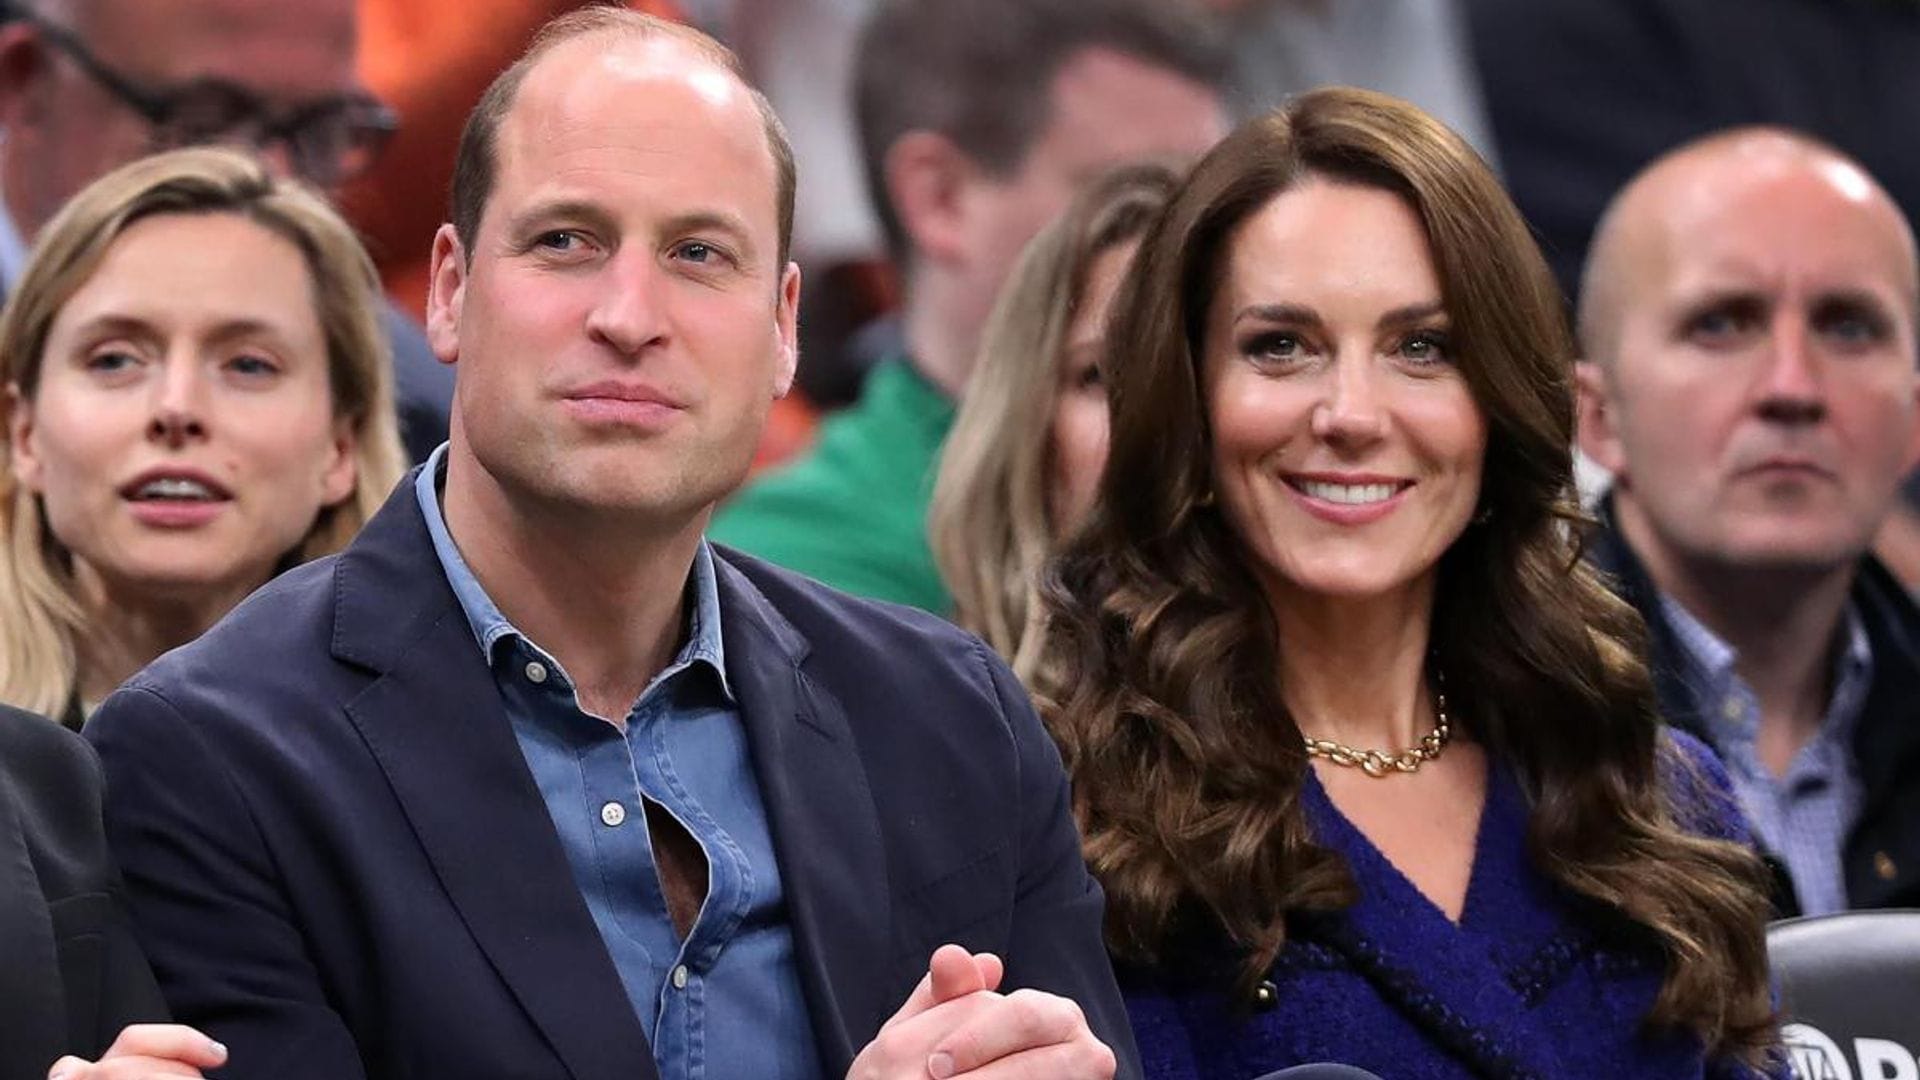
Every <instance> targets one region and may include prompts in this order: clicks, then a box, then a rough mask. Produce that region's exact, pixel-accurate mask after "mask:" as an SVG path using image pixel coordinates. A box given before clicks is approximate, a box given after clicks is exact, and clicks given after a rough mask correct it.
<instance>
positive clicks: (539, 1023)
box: [86, 481, 1137, 1080]
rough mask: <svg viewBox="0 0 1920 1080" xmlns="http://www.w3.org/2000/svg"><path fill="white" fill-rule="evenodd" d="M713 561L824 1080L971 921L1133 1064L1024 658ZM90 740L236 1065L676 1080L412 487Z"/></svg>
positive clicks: (786, 578) (167, 928)
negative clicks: (613, 949) (1010, 658)
mask: <svg viewBox="0 0 1920 1080" xmlns="http://www.w3.org/2000/svg"><path fill="white" fill-rule="evenodd" d="M556 557H564V553H556ZM714 570H715V578H716V584H717V587H718V592H719V599H720V612H721V617H720V624H721V634H722V638H723V641H724V645H725V649H724V652H725V656H726V660H725V663H726V675H727V680H728V684H729V686H731V687H732V688H733V690H734V692H735V694H736V696H737V698H738V700H739V703H740V722H741V724H742V726H743V728H744V730H745V733H746V737H747V742H748V745H749V747H750V751H751V759H752V764H753V773H754V776H755V782H756V783H757V785H758V788H759V792H760V795H761V798H762V800H763V802H764V804H765V807H766V810H767V816H768V822H769V824H770V825H771V827H772V833H773V839H774V849H775V857H776V859H777V861H778V865H779V870H780V877H781V881H782V884H783V886H784V889H785V894H786V899H787V906H788V910H787V918H788V923H789V925H790V927H791V929H792V932H793V939H794V955H795V960H794V962H795V965H796V967H797V969H798V971H797V974H798V976H799V982H800V985H801V987H802V988H803V990H804V992H805V997H806V1001H807V1006H808V1013H809V1016H810V1018H811V1021H812V1025H813V1029H814V1033H815V1042H816V1044H817V1046H818V1048H819V1053H820V1064H821V1067H822V1075H823V1076H827V1077H839V1076H843V1075H845V1073H846V1069H847V1066H848V1065H849V1063H850V1062H851V1060H852V1058H853V1055H854V1054H855V1053H857V1052H858V1051H859V1050H860V1048H861V1047H862V1046H864V1045H865V1044H866V1043H867V1042H868V1041H869V1040H871V1039H872V1038H873V1036H874V1035H875V1034H876V1032H877V1031H878V1030H879V1027H880V1025H881V1024H882V1022H884V1021H885V1020H886V1019H887V1018H888V1017H889V1016H890V1015H891V1014H892V1013H893V1012H894V1010H895V1009H896V1008H898V1007H899V1006H900V1005H901V1004H902V1003H903V1002H904V1001H905V1000H906V998H907V996H908V994H909V992H910V991H911V990H912V989H913V987H914V985H915V983H916V982H917V981H918V980H919V978H920V976H921V975H922V974H923V973H924V972H925V971H926V964H927V960H928V957H929V955H930V954H931V952H932V951H933V949H934V948H935V947H937V946H938V945H940V944H942V943H944V942H948V941H954V942H959V943H961V944H964V945H966V946H968V947H970V948H973V949H975V950H990V951H993V952H996V953H998V954H1000V955H1001V956H1003V957H1004V958H1005V959H1006V964H1007V967H1006V971H1007V983H1006V988H1009V989H1010V988H1013V987H1019V986H1031V987H1037V988H1040V989H1044V990H1049V991H1052V992H1055V993H1059V994H1062V995H1065V996H1067V997H1070V998H1072V999H1073V1000H1075V1001H1077V1002H1078V1003H1079V1004H1080V1005H1081V1007H1082V1008H1083V1009H1084V1010H1085V1011H1086V1013H1087V1016H1088V1020H1089V1022H1090V1024H1091V1025H1092V1028H1093V1031H1094V1032H1095V1034H1097V1035H1099V1036H1100V1037H1101V1038H1103V1039H1105V1040H1106V1041H1107V1042H1108V1043H1109V1044H1110V1045H1112V1046H1113V1047H1114V1049H1115V1051H1116V1053H1117V1054H1118V1056H1119V1057H1120V1060H1121V1062H1122V1066H1121V1075H1122V1076H1133V1075H1137V1072H1136V1070H1137V1065H1135V1064H1134V1062H1135V1054H1134V1050H1133V1039H1132V1035H1131V1033H1130V1029H1129V1027H1128V1024H1127V1019H1126V1014H1125V1010H1124V1007H1123V1006H1122V1004H1121V1001H1120V996H1119V991H1118V989H1117V988H1116V986H1115V985H1114V981H1113V973H1112V970H1111V968H1110V967H1109V965H1108V962H1107V957H1106V950H1105V947H1104V945H1103V944H1102V941H1101V908H1102V903H1101V893H1100V889H1099V886H1098V885H1096V884H1095V882H1094V881H1093V879H1092V877H1091V876H1090V875H1089V874H1088V872H1087V869H1086V864H1085V863H1084V861H1083V860H1082V858H1081V854H1080V843H1079V837H1078V834H1077V833H1076V831H1075V829H1074V824H1073V819H1072V816H1071V813H1070V809H1069V803H1068V789H1067V780H1066V775H1065V773H1064V772H1063V770H1062V769H1061V767H1060V758H1059V755H1058V753H1057V752H1056V751H1055V749H1054V747H1053V744H1052V742H1051V740H1049V739H1048V737H1047V735H1046V732H1045V730H1044V729H1043V728H1042V727H1041V726H1040V723H1039V721H1038V720H1037V719H1036V718H1035V716H1034V713H1033V708H1032V706H1031V704H1030V703H1029V702H1028V699H1027V696H1026V694H1025V693H1024V691H1023V690H1022V689H1021V687H1020V685H1019V683H1018V682H1017V681H1016V680H1015V679H1014V677H1013V674H1012V673H1011V672H1010V671H1008V670H1007V667H1006V665H1005V664H1003V663H1001V662H1000V661H999V660H998V659H997V658H995V657H994V656H992V655H991V653H990V652H989V651H988V650H987V649H986V648H985V647H984V646H983V645H981V644H980V642H979V641H978V640H977V639H975V638H973V637H971V636H969V635H966V634H964V633H962V632H960V631H959V630H956V629H955V628H953V627H952V626H950V625H948V624H946V623H944V622H942V621H940V620H938V619H935V618H933V617H931V616H927V615H923V614H921V613H919V612H912V611H908V610H906V609H904V608H897V607H893V606H891V605H884V604H879V603H874V602H871V601H865V600H859V599H855V598H853V597H849V596H846V595H844V594H841V593H838V592H834V591H833V590H830V589H828V588H826V587H825V586H822V585H819V584H817V583H815V582H812V581H809V580H807V579H805V578H802V577H800V576H798V575H795V574H792V573H790V572H788V571H784V570H780V569H778V568H775V567H773V566H770V565H768V564H766V563H762V562H759V561H756V560H754V559H750V558H747V557H745V556H742V555H739V554H737V553H734V552H729V551H726V550H724V549H720V548H716V549H715V551H714ZM86 736H87V738H88V739H90V740H92V741H93V743H94V745H95V746H96V747H97V748H98V749H99V751H100V757H101V760H102V762H103V763H104V765H105V767H106V775H107V783H108V786H107V814H106V817H107V835H108V838H109V840H110V841H111V843H112V845H113V848H114V852H115V855H116V856H117V857H118V858H119V860H120V864H121V868H122V870H123V872H124V874H125V876H126V881H127V891H128V895H129V898H130V901H131V907H132V911H133V918H134V925H135V928H136V930H137V932H138V934H139V937H140V940H141V943H142V944H143V945H144V946H145V948H146V950H147V955H148V956H149V958H150V959H151V960H152V961H153V967H154V972H155V974H156V975H157V976H158V977H159V980H160V985H161V989H162V990H163V991H164V992H165V993H166V995H167V998H168V1000H169V1003H170V1004H171V1005H172V1006H173V1009H174V1012H175V1015H176V1016H177V1017H178V1018H179V1019H181V1020H182V1021H185V1022H188V1023H193V1024H196V1025H199V1026H202V1027H203V1028H204V1029H205V1030H206V1031H208V1033H209V1034H211V1035H213V1036H214V1037H215V1038H218V1039H220V1040H221V1041H222V1042H225V1043H226V1044H227V1045H228V1047H229V1048H230V1049H231V1051H232V1056H231V1058H230V1061H231V1063H232V1064H231V1065H230V1066H229V1067H228V1068H226V1069H224V1070H221V1071H220V1072H219V1074H218V1075H219V1076H221V1077H243V1078H259V1080H353V1078H356V1077H381V1078H388V1077H390V1078H396V1080H397V1078H419V1080H465V1078H475V1080H478V1078H492V1077H513V1078H515V1080H644V1078H647V1077H651V1076H653V1075H655V1070H654V1063H653V1060H652V1054H651V1051H650V1049H649V1047H648V1043H647V1038H646V1035H647V1032H648V1031H650V1030H651V1022H650V1019H649V1022H648V1023H646V1024H643V1023H642V1021H641V1020H640V1019H639V1018H637V1017H636V1016H635V1015H634V1010H633V1008H632V1006H631V1005H630V1004H629V999H628V997H627V995H626V993H625V991H624V988H623V986H622V983H621V981H620V976H619V974H618V973H617V971H616V970H615V967H614V964H613V961H612V960H611V959H610V958H609V956H608V954H607V950H606V947H605V945H604V943H603V942H602V939H601V937H600V932H599V930H598V928H597V927H596V925H595V923H594V921H593V917H592V915H591V914H590V913H589V911H588V908H587V904H586V901H585V900H584V899H582V897H581V895H580V891H579V889H578V888H577V887H576V886H575V884H574V876H573V871H572V868H571V866H570V864H569V862H568V859H567V855H566V852H565V851H564V849H563V848H562V846H561V842H560V838H559V836H558V834H557V832H556V830H555V828H554V824H553V819H552V817H551V815H550V811H549V809H548V806H547V803H546V801H545V800H544V799H543V798H542V796H541V793H540V790H539V789H538V787H537V786H536V784H535V781H534V777H533V774H532V772H531V770H530V769H529V768H528V765H527V761H526V759H525V757H524V756H523V754H522V752H521V749H520V746H519V743H518V742H517V740H516V739H515V737H514V733H513V730H512V728H511V726H510V723H509V721H508V717H507V714H506V712H505V710H504V708H503V706H502V704H501V699H500V692H499V688H498V685H497V683H496V682H495V680H494V676H493V673H492V671H490V670H489V668H488V666H487V663H486V660H485V659H484V657H483V654H482V652H481V650H480V647H479V646H478V645H477V644H476V643H475V640H474V636H473V630H472V627H471V625H470V624H469V622H468V621H467V618H466V615H465V613H464V612H463V610H462V609H461V607H460V604H459V601H458V600H457V599H456V598H455V596H454V593H453V590H452V588H451V586H450V585H449V584H448V582H447V577H446V574H445V572H444V571H443V570H442V568H441V565H440V562H439V558H438V556H437V555H436V554H435V552H434V548H433V542H432V539H431V538H430V536H429V534H428V531H427V525H426V520H425V518H424V517H423V515H422V514H421V510H420V506H419V502H418V499H417V497H416V495H415V493H414V484H413V483H412V482H411V481H409V482H407V483H403V484H401V485H400V487H399V488H398V489H397V491H396V493H395V494H394V496H393V497H392V498H391V499H390V500H389V501H388V502H387V505H386V506H385V507H384V508H383V509H382V510H381V511H380V512H379V514H377V515H376V516H375V517H374V519H373V520H372V521H371V522H369V523H368V524H367V526H366V528H365V529H364V530H363V531H362V532H361V534H360V536H359V537H358V539H356V540H355V541H354V542H353V543H352V544H351V545H350V546H349V547H348V548H347V549H346V551H344V552H343V553H341V554H340V555H338V556H336V557H333V558H328V559H322V560H319V561H316V562H313V563H309V564H307V565H305V566H302V567H299V568H296V569H294V570H291V571H289V572H288V573H286V574H284V575H282V576H281V577H279V578H278V579H276V580H275V581H274V582H272V583H271V584H269V585H267V586H266V587H265V588H263V589H261V590H260V591H259V592H257V593H255V594H254V595H253V596H252V597H250V598H249V599H247V600H246V601H245V602H243V603H242V604H241V605H240V606H239V607H238V608H236V609H235V610H234V611H233V612H232V613H231V614H230V615H228V616H227V618H225V619H224V620H222V621H221V622H220V623H219V624H218V625H217V626H215V627H214V628H213V629H212V630H211V631H209V632H208V633H207V634H205V635H204V636H202V637H201V638H200V639H199V640H198V641H196V642H194V643H193V644H191V645H188V646H186V647H184V648H181V649H178V650H175V651H174V652H171V653H169V654H167V655H166V656H164V657H162V658H161V659H160V660H158V661H156V662H155V663H154V664H153V665H151V666H150V667H148V668H147V669H146V670H145V671H144V672H142V673H141V674H139V675H137V676H135V677H134V678H133V679H132V680H131V681H130V682H129V683H128V684H127V685H126V686H124V687H123V688H122V689H120V690H119V691H118V692H117V693H115V694H114V695H113V696H111V697H110V698H108V699H107V701H106V702H105V703H104V704H102V705H101V707H100V709H99V710H98V711H97V712H96V713H95V714H94V717H93V719H92V720H91V721H89V722H88V724H87V729H86ZM695 985H699V984H695ZM689 992H693V991H692V990H691V989H689ZM758 1037H760V1033H758V1032H754V1031H737V1032H720V1031H715V1032H712V1033H710V1035H709V1038H714V1039H719V1038H740V1039H752V1038H758ZM715 1080H733V1078H715ZM741 1080H745V1078H741Z"/></svg>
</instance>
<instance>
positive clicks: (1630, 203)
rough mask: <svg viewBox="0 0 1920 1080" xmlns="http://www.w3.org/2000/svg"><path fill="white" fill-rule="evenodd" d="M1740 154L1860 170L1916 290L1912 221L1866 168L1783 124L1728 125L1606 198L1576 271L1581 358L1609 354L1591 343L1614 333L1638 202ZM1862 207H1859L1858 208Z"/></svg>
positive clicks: (1602, 359) (1919, 268) (1918, 303)
mask: <svg viewBox="0 0 1920 1080" xmlns="http://www.w3.org/2000/svg"><path fill="white" fill-rule="evenodd" d="M1743 154H1752V155H1760V154H1767V155H1768V156H1769V157H1771V158H1773V159H1776V160H1780V161H1784V162H1789V163H1798V164H1800V165H1802V167H1804V168H1805V169H1806V170H1807V171H1808V172H1810V173H1816V174H1817V173H1818V171H1819V169H1820V167H1822V166H1835V165H1837V166H1840V167H1842V168H1845V169H1848V170H1851V171H1852V172H1855V173H1857V174H1859V175H1860V176H1861V177H1862V178H1864V179H1865V180H1866V182H1867V185H1868V192H1869V203H1870V204H1878V207H1879V209H1880V210H1881V211H1882V212H1890V213H1891V214H1892V215H1893V219H1894V220H1895V221H1897V222H1899V223H1900V226H1901V233H1902V235H1903V236H1904V237H1905V239H1906V248H1907V265H1908V266H1909V268H1911V269H1912V270H1913V271H1914V273H1913V274H1912V275H1911V276H1912V277H1913V280H1914V283H1915V286H1916V288H1920V245H1917V244H1916V238H1915V236H1914V232H1913V225H1912V223H1911V222H1909V221H1908V220H1907V217H1906V214H1905V212H1904V211H1902V210H1901V209H1900V204H1899V203H1897V202H1895V201H1894V198H1893V196H1892V194H1891V193H1890V192H1888V191H1887V189H1886V186H1885V185H1884V184H1882V183H1880V180H1879V178H1878V177H1876V176H1874V175H1873V173H1872V172H1871V171H1869V170H1868V169H1867V168H1866V166H1864V165H1862V164H1861V163H1860V162H1859V161H1858V160H1856V159H1854V158H1853V157H1852V156H1851V155H1849V154H1847V153H1846V152H1845V151H1843V150H1841V149H1839V148H1838V147H1836V146H1834V145H1832V144H1831V143H1827V142H1825V141H1823V140H1821V139H1819V138H1816V137H1814V136H1812V135H1808V134H1806V133H1804V132H1799V131H1794V130H1792V129H1790V128H1782V127H1774V126H1769V125H1746V126H1742V127H1736V128H1729V129H1726V130H1724V131H1716V132H1713V133H1711V134H1708V135H1703V136H1701V137H1699V138H1697V139H1694V140H1691V141H1689V142H1686V143H1682V144H1681V145H1679V146H1676V147H1674V148H1673V149H1671V150H1668V151H1667V152H1666V153H1664V154H1661V155H1660V156H1659V157H1656V158H1654V159H1653V161H1651V162H1649V163H1648V164H1647V165H1646V167H1644V168H1642V169H1641V170H1640V171H1639V172H1638V173H1635V174H1634V175H1633V177H1632V178H1630V179H1629V180H1628V181H1627V183H1626V184H1625V185H1624V186H1623V187H1621V189H1620V190H1619V191H1618V192H1617V193H1616V194H1615V195H1614V197H1613V198H1612V199H1611V200H1610V201H1609V202H1608V203H1607V206H1606V209H1605V210H1604V211H1602V213H1601V215H1600V218H1599V222H1598V224H1596V225H1595V227H1594V233H1593V239H1592V241H1591V242H1590V243H1589V244H1588V247H1587V261H1586V265H1585V266H1584V267H1582V270H1581V275H1580V295H1579V300H1578V303H1577V305H1576V309H1575V310H1576V319H1575V323H1576V325H1575V330H1576V332H1577V335H1578V340H1579V347H1580V351H1581V358H1582V359H1586V360H1593V361H1596V362H1599V363H1600V364H1601V365H1602V366H1603V367H1604V366H1606V365H1608V364H1609V363H1610V361H1611V360H1612V359H1613V357H1612V356H1611V353H1612V352H1613V350H1612V349H1611V348H1608V349H1600V348H1596V345H1598V344H1599V343H1600V342H1601V341H1603V340H1605V341H1612V340H1613V339H1614V337H1615V336H1616V335H1615V331H1616V329H1617V327H1618V323H1619V319H1620V315H1619V307H1620V304H1619V300H1618V297H1617V295H1616V294H1617V293H1618V292H1619V283H1620V281H1621V279H1622V275H1623V273H1624V271H1623V270H1622V269H1621V268H1620V267H1618V266H1617V265H1616V264H1617V263H1619V262H1620V260H1621V259H1622V257H1623V255H1622V251H1623V250H1624V249H1623V245H1624V244H1625V240H1624V239H1623V236H1630V235H1632V234H1631V232H1630V231H1629V228H1628V226H1629V225H1638V224H1640V222H1641V219H1642V218H1644V217H1645V216H1646V213H1647V211H1646V210H1644V209H1642V208H1641V204H1642V203H1646V202H1647V201H1648V200H1650V199H1652V198H1653V197H1654V195H1655V194H1657V193H1659V192H1660V191H1661V190H1662V189H1663V188H1666V187H1671V186H1672V185H1675V184H1678V183H1679V182H1680V180H1681V179H1682V178H1685V177H1686V176H1687V175H1688V173H1687V171H1686V170H1689V169H1693V170H1704V169H1710V168H1726V167H1727V166H1728V165H1729V164H1731V163H1732V162H1733V159H1736V158H1737V157H1738V156H1740V155H1743ZM1820 179H1821V182H1822V183H1825V184H1827V185H1828V186H1837V181H1835V180H1834V179H1833V178H1831V177H1828V176H1821V177H1820ZM1865 206H1866V204H1863V205H1862V209H1865ZM1908 299H1909V303H1910V308H1909V310H1911V311H1916V312H1920V295H1916V296H1913V297H1909V298H1908ZM1603 327H1604V329H1605V331H1606V332H1605V333H1604V334H1603V333H1602V328H1603Z"/></svg>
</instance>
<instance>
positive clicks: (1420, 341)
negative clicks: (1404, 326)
mask: <svg viewBox="0 0 1920 1080" xmlns="http://www.w3.org/2000/svg"><path fill="white" fill-rule="evenodd" d="M1400 355H1401V356H1403V357H1405V358H1406V359H1408V360H1412V361H1415V362H1417V363H1422V364H1438V363H1443V362H1445V361H1446V360H1447V359H1448V354H1447V337H1446V335H1445V334H1441V333H1439V332H1437V331H1432V330H1423V331H1421V332H1419V333H1417V334H1413V335H1411V336H1409V337H1408V338H1407V339H1406V340H1405V341H1402V342H1401V343H1400Z"/></svg>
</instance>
